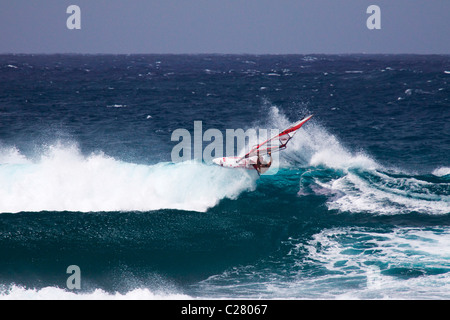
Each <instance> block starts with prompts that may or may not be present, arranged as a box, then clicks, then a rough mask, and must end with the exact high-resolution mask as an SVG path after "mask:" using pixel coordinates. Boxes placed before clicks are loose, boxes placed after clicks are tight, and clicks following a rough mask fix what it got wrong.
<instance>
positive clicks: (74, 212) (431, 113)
mask: <svg viewBox="0 0 450 320" xmlns="http://www.w3.org/2000/svg"><path fill="white" fill-rule="evenodd" d="M449 82H450V56H439V55H433V56H420V55H339V56H338V55H310V56H304V55H274V56H265V55H262V56H255V55H2V56H0V257H1V258H0V293H1V297H2V298H6V299H8V298H27V299H28V298H56V297H62V298H80V297H81V298H88V299H89V298H126V297H128V298H129V297H131V298H169V299H170V298H179V297H184V298H186V297H193V298H269V299H275V298H282V299H285V298H288V299H290V298H306V299H346V298H359V299H386V298H394V299H395V298H397V299H449V298H450V85H449ZM309 114H314V118H313V119H312V120H311V121H309V122H308V123H307V124H305V125H304V126H303V127H302V129H300V131H299V132H298V133H297V134H296V136H295V137H294V139H293V140H292V141H291V142H290V143H289V145H288V148H287V150H284V151H282V152H281V153H280V159H279V164H278V166H279V167H278V171H277V172H276V174H268V175H262V176H261V177H258V175H257V174H255V173H254V172H251V171H246V170H242V171H241V170H233V169H225V168H221V167H218V166H215V165H213V164H211V163H209V162H202V161H198V160H192V161H185V162H172V158H171V152H172V149H173V148H174V147H175V146H176V145H177V143H178V142H177V141H171V136H172V133H173V132H174V130H176V129H186V130H188V131H189V132H191V133H192V135H194V121H202V128H203V131H205V130H207V129H218V130H219V131H220V132H223V133H224V135H225V132H226V130H227V129H239V128H242V129H243V130H248V129H255V130H257V129H260V128H268V129H269V128H278V129H280V130H281V129H284V128H285V127H287V126H289V125H290V124H292V123H294V122H295V121H298V120H300V119H301V118H303V117H304V116H307V115H309ZM207 145H208V143H207V142H204V144H203V148H204V147H206V146H207ZM69 265H77V266H79V267H80V270H81V289H80V290H70V289H68V288H67V287H66V280H67V278H68V277H69V274H67V273H66V269H67V267H68V266H69Z"/></svg>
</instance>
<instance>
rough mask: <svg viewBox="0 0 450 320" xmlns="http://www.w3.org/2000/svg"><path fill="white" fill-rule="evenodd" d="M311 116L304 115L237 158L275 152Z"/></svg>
mask: <svg viewBox="0 0 450 320" xmlns="http://www.w3.org/2000/svg"><path fill="white" fill-rule="evenodd" d="M311 118H312V115H311V116H309V117H306V118H305V119H303V120H300V121H298V122H297V123H295V124H294V125H292V126H291V127H289V128H287V129H285V130H283V132H281V133H279V134H277V135H276V136H274V137H272V138H270V139H269V140H266V141H264V142H263V143H260V144H258V145H257V146H255V147H253V148H252V150H250V152H248V153H247V154H246V155H245V156H243V157H241V158H240V159H239V160H244V159H248V158H250V157H254V156H258V155H261V154H266V153H269V152H270V153H272V152H277V151H280V150H283V149H285V148H286V145H287V143H288V142H289V141H290V140H291V139H292V138H293V137H294V135H295V134H296V133H297V130H298V129H300V128H301V126H302V125H304V124H305V123H306V122H307V121H308V120H309V119H311Z"/></svg>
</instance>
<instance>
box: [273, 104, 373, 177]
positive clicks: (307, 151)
mask: <svg viewBox="0 0 450 320" xmlns="http://www.w3.org/2000/svg"><path fill="white" fill-rule="evenodd" d="M269 118H270V124H271V125H272V126H273V127H278V128H280V130H282V129H284V128H287V127H288V126H289V125H291V124H292V122H291V121H289V120H288V119H287V118H286V116H285V115H284V114H282V113H280V111H279V109H278V108H277V107H275V106H272V107H271V108H270V112H269ZM299 120H300V119H299ZM281 157H282V158H283V159H284V160H285V161H284V162H282V164H281V165H285V166H289V165H290V163H292V162H294V165H296V164H298V162H305V161H306V163H304V164H305V165H309V166H313V167H315V166H326V167H329V168H333V169H348V168H354V167H358V168H366V169H376V168H379V167H380V166H379V165H378V164H377V163H376V162H375V161H374V160H372V159H371V158H370V157H369V156H368V155H366V154H364V153H363V152H357V153H353V152H351V151H349V150H348V149H347V148H345V147H344V146H343V145H342V144H341V142H340V141H339V140H338V139H337V138H336V136H334V135H333V134H331V133H329V132H328V131H327V130H326V129H325V128H323V127H322V126H321V125H319V124H318V123H316V122H315V121H314V118H313V119H312V120H310V121H308V122H307V123H306V124H305V125H303V126H302V128H300V130H299V131H298V132H297V133H296V135H295V136H294V138H293V139H292V140H291V141H290V142H289V145H288V147H287V149H286V150H285V151H283V153H282V156H281ZM292 160H294V161H292ZM296 160H297V161H296Z"/></svg>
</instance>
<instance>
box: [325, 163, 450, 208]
mask: <svg viewBox="0 0 450 320" xmlns="http://www.w3.org/2000/svg"><path fill="white" fill-rule="evenodd" d="M370 175H371V176H373V177H374V178H377V179H365V178H362V177H361V176H359V175H358V174H356V173H352V172H348V173H347V174H346V175H345V176H344V177H342V178H339V179H336V180H333V181H331V182H330V183H324V186H325V187H327V188H330V189H332V190H337V191H340V192H342V193H343V194H344V195H343V196H342V197H340V198H338V199H333V200H332V201H329V202H328V203H327V205H328V207H329V208H330V209H337V210H340V211H344V212H345V211H346V212H371V213H376V214H404V213H409V212H413V211H414V212H420V213H425V214H447V213H449V212H450V196H448V195H445V194H436V193H429V192H428V190H429V189H428V188H429V187H430V186H431V184H430V183H428V182H426V181H419V180H417V179H415V178H412V177H411V178H393V177H389V176H387V175H386V174H383V173H381V172H377V171H373V172H370ZM376 180H379V182H376Z"/></svg>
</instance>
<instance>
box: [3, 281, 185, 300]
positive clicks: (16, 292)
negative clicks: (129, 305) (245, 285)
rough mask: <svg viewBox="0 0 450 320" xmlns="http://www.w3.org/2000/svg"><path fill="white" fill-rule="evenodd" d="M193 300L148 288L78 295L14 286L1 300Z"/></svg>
mask: <svg viewBox="0 0 450 320" xmlns="http://www.w3.org/2000/svg"><path fill="white" fill-rule="evenodd" d="M181 299H192V298H191V297H190V296H187V295H185V294H179V293H170V292H162V291H161V292H152V291H150V290H149V289H147V288H143V289H141V288H139V289H134V290H131V291H129V292H126V293H118V292H116V293H108V292H106V291H104V290H101V289H96V290H94V291H93V292H90V293H77V292H76V291H67V290H65V289H61V288H58V287H45V288H42V289H26V288H23V287H20V286H16V285H12V286H11V287H10V288H8V289H6V290H2V291H0V300H181Z"/></svg>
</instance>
